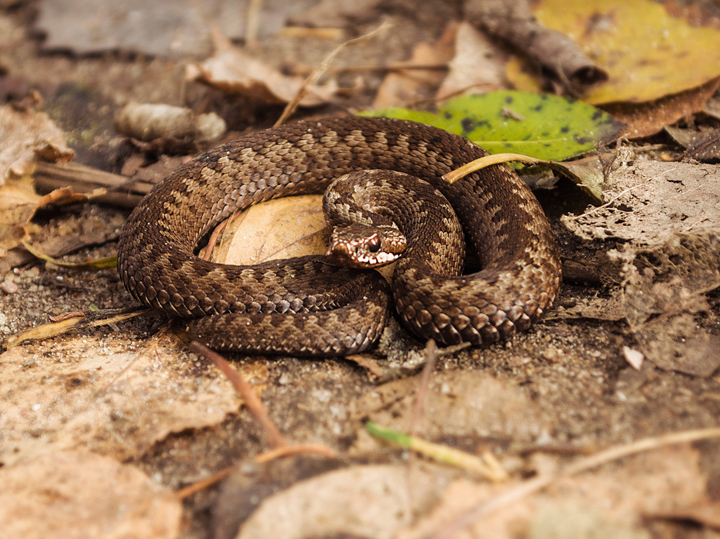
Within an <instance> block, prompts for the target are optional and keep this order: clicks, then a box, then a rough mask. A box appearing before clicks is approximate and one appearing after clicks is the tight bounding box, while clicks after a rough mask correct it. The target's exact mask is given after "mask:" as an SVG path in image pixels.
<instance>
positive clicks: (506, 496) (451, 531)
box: [429, 427, 720, 539]
mask: <svg viewBox="0 0 720 539" xmlns="http://www.w3.org/2000/svg"><path fill="white" fill-rule="evenodd" d="M709 438H720V427H711V428H707V429H697V430H687V431H682V432H672V433H670V434H664V435H662V436H656V437H652V438H643V439H642V440H638V441H636V442H633V443H631V444H627V445H621V446H615V447H611V448H610V449H606V450H605V451H600V452H599V453H596V454H595V455H592V456H590V457H586V458H583V459H580V460H578V461H577V462H575V463H573V464H570V465H569V466H567V467H566V468H565V469H564V470H562V471H560V472H559V473H556V474H552V475H549V476H547V477H537V478H535V479H531V480H530V481H526V482H525V483H521V484H520V485H517V486H515V487H511V488H509V489H507V490H506V491H505V492H501V493H500V494H499V495H498V496H495V497H494V498H491V499H489V500H488V501H486V502H484V503H481V504H480V505H478V506H477V507H475V508H474V509H471V510H470V511H468V512H466V513H464V514H463V515H461V516H460V517H459V518H458V519H457V520H455V521H454V522H453V523H451V524H450V525H449V526H447V527H446V528H444V529H442V530H440V531H438V532H436V533H434V534H432V535H430V536H429V537H431V538H432V539H449V538H450V537H454V536H455V535H456V534H457V533H459V532H461V531H462V530H464V529H465V528H467V527H469V526H472V525H474V524H477V523H478V522H479V521H480V519H482V518H484V517H486V516H488V515H490V514H491V513H494V512H495V511H498V510H499V509H502V508H503V507H507V506H508V505H511V504H513V503H515V502H517V501H519V500H521V499H522V498H525V497H526V496H529V495H530V494H534V493H536V492H539V491H541V490H543V489H544V488H546V487H548V486H549V485H551V484H552V483H554V482H555V481H557V480H558V479H560V478H562V477H569V476H572V475H576V474H578V473H580V472H584V471H587V470H589V469H591V468H596V467H597V466H600V465H602V464H606V463H608V462H612V461H614V460H618V459H621V458H623V457H628V456H630V455H634V454H636V453H642V452H644V451H650V450H651V449H658V448H660V447H663V446H666V445H673V444H680V443H687V442H696V441H698V440H707V439H709Z"/></svg>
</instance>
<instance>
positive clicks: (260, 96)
mask: <svg viewBox="0 0 720 539" xmlns="http://www.w3.org/2000/svg"><path fill="white" fill-rule="evenodd" d="M214 40H215V54H214V55H213V56H212V57H211V58H208V59H207V60H205V61H203V62H201V63H198V64H192V65H190V66H188V70H187V73H186V78H187V79H188V80H197V81H201V82H204V83H206V84H209V85H210V86H213V87H215V88H217V89H219V90H222V91H223V92H226V93H228V94H240V95H243V96H245V97H247V98H248V99H251V100H253V101H260V102H264V103H269V104H285V103H289V102H290V101H292V99H293V97H295V94H296V93H297V92H298V90H299V89H300V87H301V86H302V83H303V80H304V79H303V78H302V77H289V76H286V75H283V74H282V73H280V71H278V70H277V69H275V68H272V67H270V66H269V65H267V64H265V63H264V62H262V61H260V60H258V59H256V58H253V57H252V56H251V55H249V54H248V53H246V52H245V51H243V50H241V49H239V48H237V47H235V46H233V45H232V44H231V43H230V42H229V41H227V40H226V39H224V38H223V37H222V36H219V35H217V33H216V35H215V38H214ZM337 90H338V86H337V83H336V82H334V81H331V82H328V83H326V84H324V85H311V86H309V87H308V89H307V94H306V95H305V97H303V98H302V99H301V100H300V105H301V106H304V107H314V106H317V105H322V104H325V103H328V102H330V101H331V100H332V98H333V96H334V95H335V93H336V92H337Z"/></svg>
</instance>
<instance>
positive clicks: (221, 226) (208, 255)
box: [200, 219, 228, 260]
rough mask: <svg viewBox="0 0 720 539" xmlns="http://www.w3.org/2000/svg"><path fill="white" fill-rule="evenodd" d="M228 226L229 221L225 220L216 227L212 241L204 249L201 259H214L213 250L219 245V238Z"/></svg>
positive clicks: (211, 237)
mask: <svg viewBox="0 0 720 539" xmlns="http://www.w3.org/2000/svg"><path fill="white" fill-rule="evenodd" d="M227 224H228V219H225V220H224V221H223V222H222V223H220V224H219V225H218V226H216V227H215V230H213V231H212V234H211V235H210V239H209V240H208V242H207V245H206V246H205V248H204V249H203V252H202V254H201V255H200V258H202V259H203V260H210V258H211V257H212V252H213V249H215V245H216V244H217V241H218V238H219V237H220V234H221V233H222V231H223V230H225V227H226V226H227Z"/></svg>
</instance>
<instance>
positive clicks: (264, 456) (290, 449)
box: [255, 444, 337, 464]
mask: <svg viewBox="0 0 720 539" xmlns="http://www.w3.org/2000/svg"><path fill="white" fill-rule="evenodd" d="M298 453H317V454H319V455H323V456H325V457H328V458H331V459H333V458H335V457H337V453H335V451H333V450H332V449H330V448H329V447H328V446H326V445H322V444H300V445H286V446H283V447H278V448H276V449H271V450H270V451H265V452H264V453H261V454H259V455H257V456H256V457H255V462H257V463H258V464H262V463H264V462H269V461H271V460H275V459H278V458H281V457H288V456H290V455H296V454H298Z"/></svg>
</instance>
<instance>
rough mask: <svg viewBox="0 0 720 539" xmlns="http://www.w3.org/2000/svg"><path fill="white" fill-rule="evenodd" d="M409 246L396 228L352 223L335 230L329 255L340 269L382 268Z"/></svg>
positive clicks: (398, 256) (393, 260)
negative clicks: (342, 267) (343, 267)
mask: <svg viewBox="0 0 720 539" xmlns="http://www.w3.org/2000/svg"><path fill="white" fill-rule="evenodd" d="M406 247H407V240H406V239H405V235H404V234H403V233H402V232H400V231H399V230H398V229H397V228H395V227H394V226H387V225H381V226H366V225H362V224H358V223H353V224H349V225H343V226H336V227H335V229H334V230H333V233H332V235H331V236H330V246H329V247H328V250H327V253H326V254H327V256H328V257H330V259H331V260H332V261H333V262H334V263H335V264H337V265H339V266H345V267H348V268H379V267H380V266H386V265H388V264H391V263H393V262H395V261H396V260H397V259H398V258H400V256H401V255H402V254H403V252H404V251H405V248H406Z"/></svg>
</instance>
